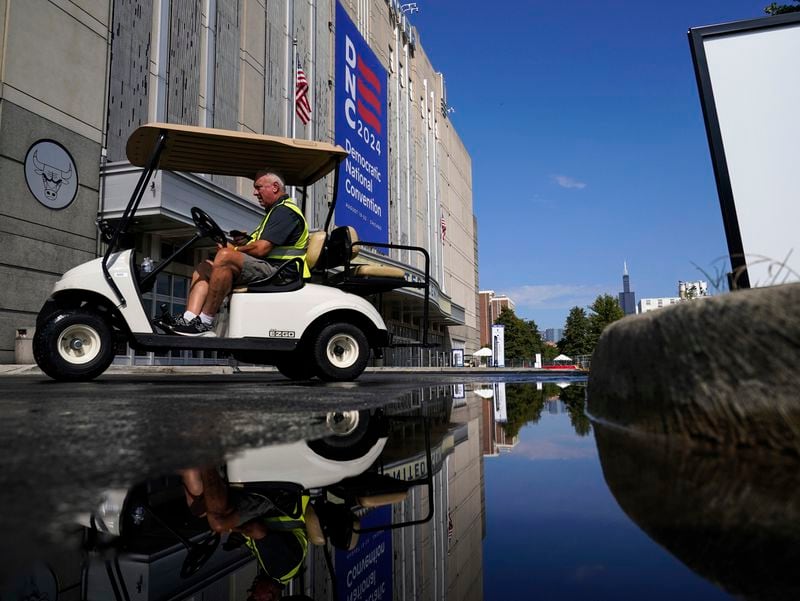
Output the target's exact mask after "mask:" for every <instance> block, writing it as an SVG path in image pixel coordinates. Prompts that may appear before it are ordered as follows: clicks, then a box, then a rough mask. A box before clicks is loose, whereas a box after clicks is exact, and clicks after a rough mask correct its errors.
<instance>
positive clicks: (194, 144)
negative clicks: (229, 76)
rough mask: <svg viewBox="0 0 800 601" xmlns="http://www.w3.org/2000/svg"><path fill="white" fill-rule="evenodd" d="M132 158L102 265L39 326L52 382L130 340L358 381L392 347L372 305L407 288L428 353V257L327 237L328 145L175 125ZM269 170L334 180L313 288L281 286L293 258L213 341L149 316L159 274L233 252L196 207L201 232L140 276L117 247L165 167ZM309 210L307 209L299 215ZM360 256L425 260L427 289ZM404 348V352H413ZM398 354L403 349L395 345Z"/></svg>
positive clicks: (349, 235)
mask: <svg viewBox="0 0 800 601" xmlns="http://www.w3.org/2000/svg"><path fill="white" fill-rule="evenodd" d="M127 154H128V158H129V160H130V161H131V163H132V164H133V165H136V166H139V167H143V168H144V169H143V171H142V174H141V177H140V178H139V181H138V183H137V185H136V187H135V188H134V190H133V192H132V194H131V198H130V201H129V202H128V205H127V207H126V209H125V211H124V213H123V215H122V217H121V219H119V221H118V222H117V223H116V224H115V225H114V226H111V225H109V224H108V223H105V222H100V223H99V224H98V225H99V227H100V231H101V235H102V237H103V239H104V241H105V242H106V243H107V250H106V252H105V254H104V256H102V257H100V258H97V259H94V260H93V261H89V262H87V263H84V264H82V265H79V266H77V267H75V268H73V269H71V270H69V271H68V272H66V273H65V274H64V275H63V276H62V277H61V279H60V280H59V281H58V282H56V284H55V286H54V287H53V291H52V294H51V296H50V298H49V299H48V300H47V302H45V304H44V306H43V307H42V309H41V311H40V312H39V316H38V318H37V327H36V334H35V336H34V340H33V352H34V357H35V359H36V362H37V364H38V365H39V367H40V368H41V369H42V370H43V371H44V372H45V373H46V374H47V375H49V376H50V377H52V378H54V379H56V380H66V381H76V380H90V379H92V378H95V377H96V376H98V375H100V374H102V373H103V372H104V371H105V370H106V368H107V367H108V366H109V365H110V363H111V362H112V360H113V358H114V354H115V343H116V341H118V340H124V341H127V342H128V343H129V344H130V345H131V347H133V348H134V349H137V350H144V351H169V350H173V351H178V350H187V349H191V350H206V351H223V352H227V353H230V354H232V355H233V356H234V357H236V358H238V359H240V360H242V361H246V362H248V363H260V364H267V365H275V366H276V367H277V368H278V370H279V371H280V372H281V373H282V374H283V375H285V376H287V377H289V378H291V379H308V378H311V377H313V376H317V377H319V378H321V379H323V380H331V381H346V380H353V379H355V378H357V377H358V376H359V375H360V374H361V373H362V372H363V371H364V368H365V367H366V365H367V362H368V360H369V355H370V350H371V349H374V350H375V353H376V356H381V353H382V349H383V348H385V347H387V346H394V345H392V344H391V336H390V334H389V332H388V331H387V328H386V324H385V323H384V321H383V319H382V318H381V316H380V314H379V313H378V311H377V310H376V309H375V307H374V306H373V304H372V303H370V302H369V301H368V300H367V299H366V298H364V297H365V296H367V295H371V294H380V293H383V292H388V291H390V290H394V289H397V288H402V287H414V288H421V289H424V309H423V335H422V340H421V341H420V342H419V343H415V344H417V345H419V346H428V343H427V328H428V301H429V293H430V287H429V280H430V277H429V262H430V260H429V256H428V253H427V251H426V250H425V249H423V248H421V247H416V246H404V245H396V244H385V243H376V242H363V241H359V240H358V239H357V237H356V235H355V231H354V230H353V228H351V227H338V228H334V229H333V230H332V231H330V232H329V229H330V225H331V220H332V217H333V212H334V210H335V207H336V197H335V191H336V189H337V188H338V175H339V170H338V169H337V167H338V165H339V163H340V162H341V161H342V160H344V158H345V157H346V156H347V153H346V151H345V150H344V149H342V148H341V147H339V146H334V145H331V144H326V143H322V142H313V141H306V140H295V139H288V138H280V137H275V136H265V135H255V134H247V133H242V132H234V131H226V130H219V129H210V128H202V127H191V126H180V125H170V124H159V123H155V124H149V125H145V126H142V127H140V128H138V129H137V130H136V131H134V133H133V134H132V135H131V137H130V138H129V140H128V145H127ZM264 165H268V166H270V167H273V168H275V169H278V170H279V171H281V172H282V173H283V175H284V177H285V180H286V182H285V183H286V185H287V186H297V187H299V188H300V190H301V193H302V197H303V203H302V205H304V204H305V197H306V190H307V186H309V185H310V184H313V183H314V182H316V181H318V180H319V179H321V178H323V177H324V176H325V175H327V174H329V173H331V172H334V177H335V181H334V186H333V189H334V198H333V200H332V202H331V204H330V209H329V212H328V216H327V219H326V222H325V227H324V230H323V231H320V232H314V233H312V234H311V236H310V239H309V248H308V254H307V261H308V264H309V267H310V268H311V270H312V279H311V280H310V281H306V280H303V279H297V278H295V279H292V278H285V277H283V276H284V275H286V274H287V273H288V272H289V270H287V269H286V267H289V266H290V265H292V263H293V262H294V261H297V259H291V260H289V261H287V262H286V263H284V264H283V265H282V266H281V268H280V269H279V270H278V273H277V274H276V275H275V276H273V277H271V278H268V279H266V280H263V281H260V282H256V283H252V284H250V285H248V286H247V287H246V288H241V289H237V290H235V291H234V292H233V293H232V294H231V296H230V298H229V301H228V303H227V309H226V310H224V311H223V312H221V313H220V316H219V318H218V320H217V325H216V329H215V336H214V337H187V336H180V335H175V334H172V333H171V332H170V330H169V328H168V327H166V328H165V327H163V322H160V321H159V320H158V319H156V320H154V321H151V319H150V317H149V316H148V315H147V314H146V312H145V309H144V306H143V303H142V294H143V293H146V292H148V291H149V290H150V289H152V287H153V285H154V283H155V280H156V276H157V275H158V274H159V273H160V272H162V271H163V270H164V268H165V267H167V265H169V264H170V263H171V262H172V261H173V260H174V259H175V258H176V257H177V256H178V255H180V254H181V253H182V252H183V251H184V250H185V249H187V248H189V247H190V246H191V245H193V244H195V243H196V242H198V241H199V240H201V239H204V238H205V239H208V238H210V239H211V240H213V241H214V242H219V243H221V244H225V243H226V242H227V239H226V236H225V234H224V232H223V231H222V229H220V227H219V226H218V225H217V224H216V223H215V222H214V220H213V219H212V218H211V217H209V216H208V215H207V214H206V213H205V212H203V211H202V210H200V209H199V208H197V207H194V208H193V209H192V218H193V220H194V223H195V226H196V227H197V233H196V234H195V236H194V237H193V238H192V239H191V240H189V241H187V242H186V243H185V244H184V245H183V246H181V247H180V248H178V249H177V250H176V251H175V252H174V253H173V254H172V255H171V256H170V257H167V258H165V259H164V260H163V261H161V262H160V263H159V264H158V265H156V266H155V268H154V269H153V270H152V271H151V272H150V273H143V272H140V270H139V268H138V266H137V265H138V263H137V260H136V256H135V252H134V250H133V249H127V250H125V249H121V244H122V241H123V240H124V239H126V238H128V236H126V234H127V233H128V230H129V227H130V225H131V224H132V222H133V218H134V216H135V215H136V211H137V207H138V206H139V204H140V202H141V200H142V196H143V194H144V192H145V190H146V189H147V186H148V183H149V181H150V179H151V177H152V175H153V173H154V172H155V171H156V170H157V169H165V170H171V171H183V172H193V173H206V174H215V175H232V176H239V177H250V178H252V177H253V174H254V173H255V172H256V171H257V170H258V169H260V168H261V167H263V166H264ZM302 205H301V207H302ZM362 246H369V247H377V248H400V249H407V250H412V251H416V252H421V253H422V254H423V256H424V258H425V279H424V281H423V282H418V281H409V280H407V279H406V278H405V277H404V276H405V273H404V271H403V270H402V269H400V268H398V267H393V266H380V265H365V264H362V265H357V264H355V263H352V260H353V259H354V258H355V256H356V255H357V251H358V249H359V248H360V247H362ZM407 345H408V344H406V346H407ZM397 346H399V345H397Z"/></svg>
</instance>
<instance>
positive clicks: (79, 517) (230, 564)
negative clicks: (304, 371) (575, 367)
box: [0, 378, 800, 601]
mask: <svg viewBox="0 0 800 601" xmlns="http://www.w3.org/2000/svg"><path fill="white" fill-rule="evenodd" d="M584 395H585V382H584V381H581V380H580V379H572V380H569V381H560V382H556V381H553V380H552V379H551V380H550V381H543V380H540V381H528V382H525V381H520V379H519V378H516V379H515V380H510V381H508V382H503V381H501V380H500V379H495V381H492V382H490V383H485V384H483V383H476V382H465V383H457V384H447V385H442V386H436V387H430V388H425V389H419V390H414V391H412V392H410V393H409V394H408V395H405V396H404V397H403V398H402V399H401V400H400V401H397V402H393V403H392V404H387V405H383V406H382V407H379V408H373V409H361V410H360V411H354V412H350V413H347V412H341V411H340V412H328V413H324V412H323V413H319V412H317V413H313V412H312V413H308V414H307V415H301V414H298V415H295V416H292V417H291V419H290V418H289V417H287V416H286V415H284V416H283V417H280V415H279V414H276V415H274V416H270V415H269V414H268V413H267V412H266V411H265V409H264V408H263V406H262V407H260V408H259V409H258V410H257V411H256V410H249V409H246V408H242V409H241V410H237V414H236V420H235V421H233V422H231V421H230V420H229V422H228V428H229V430H230V432H229V433H225V432H222V433H221V434H220V436H221V438H222V439H227V440H231V441H236V440H242V437H245V439H246V438H247V437H251V436H254V435H257V436H256V437H257V438H263V439H265V440H267V441H271V443H272V444H268V445H266V446H261V447H258V448H255V447H254V446H253V445H252V444H249V445H247V444H246V445H244V446H245V447H246V450H243V448H242V445H241V443H240V444H234V445H233V446H231V447H226V445H225V444H220V446H221V447H223V451H224V453H225V456H224V457H221V456H220V457H217V458H216V463H212V464H211V465H200V466H195V468H191V469H189V470H187V469H186V466H187V461H188V460H187V459H186V457H185V456H183V455H181V451H180V448H179V447H180V445H175V444H174V443H173V444H172V445H171V446H170V445H165V444H162V442H161V439H160V438H159V437H163V439H164V440H165V441H168V440H170V439H171V438H173V437H174V432H180V431H192V429H191V424H192V423H193V422H192V419H193V418H192V417H191V416H192V415H194V413H193V412H192V411H182V412H177V413H176V415H178V414H180V417H176V419H175V421H174V422H168V423H165V424H162V426H161V428H160V430H159V431H158V432H154V433H152V439H151V440H149V441H148V442H149V444H148V446H147V447H146V449H149V450H148V451H145V450H144V449H145V447H142V451H141V453H140V454H139V455H136V457H135V458H134V459H136V460H137V461H139V460H140V461H142V462H144V463H147V462H152V463H154V464H170V465H173V466H174V467H175V469H174V470H173V471H171V472H169V473H159V474H151V475H150V477H148V478H147V479H146V480H144V481H138V482H129V483H121V482H120V480H119V478H118V479H117V480H115V481H114V482H108V483H105V484H103V483H101V482H100V480H101V478H99V477H94V476H92V477H88V476H86V475H85V476H84V479H83V480H81V479H74V478H70V477H67V476H68V475H65V474H64V473H63V468H60V467H58V466H48V465H46V464H42V465H39V466H38V469H39V470H41V472H40V473H41V474H42V477H43V478H44V477H49V478H50V481H51V482H52V483H53V485H51V487H50V488H47V489H44V488H40V489H39V490H38V495H29V496H25V495H22V494H18V492H19V489H20V487H21V486H23V485H25V482H24V481H23V479H20V478H18V479H17V480H18V486H17V488H12V489H9V488H6V489H5V490H3V491H0V513H2V514H3V515H5V516H6V517H5V518H4V519H5V520H6V522H7V523H9V524H11V523H14V524H23V525H24V528H23V527H20V528H18V529H17V530H15V531H14V532H16V534H15V535H14V536H15V537H16V538H14V537H11V536H8V537H7V539H8V540H6V543H5V547H3V548H4V549H6V551H4V557H3V562H0V564H2V567H3V568H4V569H5V571H4V572H2V575H3V576H4V577H5V576H10V578H8V579H7V581H6V583H5V584H2V583H0V599H2V600H3V601H6V600H7V599H8V600H16V599H25V600H26V601H32V600H34V599H45V598H49V599H54V598H56V596H57V595H58V598H60V599H62V600H66V601H71V600H75V601H77V600H79V599H80V600H83V599H85V600H87V601H93V600H95V599H97V600H103V601H105V600H106V599H139V600H144V599H160V598H183V597H185V596H187V595H189V596H191V597H192V598H194V599H197V600H206V599H207V600H209V601H210V600H212V599H213V600H214V601H226V600H231V601H232V600H233V599H246V598H247V595H248V593H247V591H248V589H249V588H251V587H252V586H253V582H254V578H255V577H256V573H257V571H258V567H257V565H258V564H257V561H256V559H255V557H254V555H253V553H252V552H251V551H250V550H249V549H248V548H247V547H246V546H242V545H236V544H235V543H236V542H237V539H236V537H235V536H234V534H236V533H237V531H241V532H240V533H242V534H244V533H248V532H250V533H251V534H252V533H257V531H258V529H256V530H247V529H246V528H245V525H247V524H251V525H252V523H251V522H250V521H247V520H244V517H243V516H249V517H248V520H251V519H252V520H256V521H258V522H259V523H263V524H267V525H271V526H270V527H272V528H273V531H275V532H277V531H278V530H279V528H278V526H277V525H276V524H277V522H275V521H274V520H273V521H272V522H270V521H269V518H270V517H272V518H274V517H275V514H274V509H271V508H274V507H277V508H279V509H280V512H283V515H284V517H285V515H286V513H287V512H290V511H295V510H294V509H291V508H292V507H296V502H300V503H301V504H302V503H307V505H308V506H312V507H314V508H315V511H316V513H317V514H318V515H317V517H318V518H319V521H320V523H321V527H322V530H321V534H320V533H319V532H316V531H313V530H314V529H313V528H312V527H310V526H309V524H310V522H309V523H306V524H305V525H302V526H301V527H300V533H299V534H298V536H300V539H302V540H303V541H304V544H305V545H306V547H307V548H306V550H305V551H302V550H300V551H298V549H299V548H298V547H297V545H295V544H294V543H293V542H292V539H291V538H290V539H289V542H285V544H284V546H283V548H284V549H285V551H278V552H277V553H278V554H279V555H280V554H283V555H282V556H285V557H292V558H294V559H296V560H297V561H300V562H302V566H301V567H300V570H299V572H298V573H297V575H296V577H294V578H292V579H291V580H290V581H289V583H288V585H287V587H286V589H285V591H284V592H285V594H287V595H288V594H294V595H298V594H306V595H307V597H306V598H312V599H317V600H320V601H321V600H340V601H365V600H370V601H378V600H381V601H387V600H390V599H395V600H406V599H408V600H414V601H416V600H418V599H436V600H441V599H448V600H450V601H472V600H474V601H479V600H481V599H486V600H493V599H502V600H506V599H519V598H536V599H553V600H573V599H574V600H584V599H585V600H596V599H614V600H626V599H631V600H634V599H635V600H637V601H639V600H641V599H648V601H649V600H653V599H655V600H659V599H664V600H667V599H670V600H672V599H703V600H707V599H708V600H712V601H713V600H715V599H730V598H732V597H731V594H734V595H738V596H740V597H742V598H747V599H796V598H800V588H799V587H798V582H797V581H798V579H797V578H796V576H795V571H796V570H795V566H796V565H797V564H798V562H800V542H799V541H800V493H799V492H798V491H800V482H798V481H797V480H798V478H800V470H798V469H797V467H798V466H797V465H796V462H794V461H793V460H791V459H787V458H775V457H772V456H758V455H757V454H755V455H752V454H751V455H747V456H744V455H738V456H735V457H721V456H718V455H716V454H714V453H712V452H710V451H708V450H700V449H682V448H677V447H670V446H669V444H667V443H666V442H665V441H663V440H661V441H657V440H654V439H643V438H636V437H631V436H629V435H628V434H627V433H625V432H622V431H620V430H615V429H613V428H609V427H607V426H605V425H603V424H598V423H595V422H592V421H591V420H590V419H589V418H588V417H587V416H586V414H585V412H584V404H585V399H584ZM182 407H183V408H187V409H188V408H190V407H191V405H183V406H182ZM183 414H186V416H188V417H183ZM256 416H257V417H258V421H257V422H254V419H255V417H256ZM51 419H53V420H54V422H53V424H52V426H53V427H54V428H64V429H65V430H70V424H71V423H72V422H71V421H69V420H71V419H72V418H71V417H70V415H68V414H66V413H65V414H64V415H63V416H61V417H58V416H55V417H52V418H51ZM64 420H66V421H65V422H64V423H62V421H64ZM256 426H258V429H259V431H258V432H255V433H254V432H253V429H254V428H256ZM289 426H290V427H289ZM201 432H202V434H203V437H204V438H208V437H209V434H208V432H207V431H201ZM211 438H212V439H215V438H214V436H211ZM97 444H98V445H100V446H99V447H98V449H97V450H93V451H92V453H93V454H95V455H97V456H98V457H99V456H100V450H101V449H105V448H108V442H107V441H105V440H104V439H100V440H98V441H97ZM84 452H87V450H86V449H84ZM155 458H158V460H157V461H156V460H155ZM120 461H122V460H121V459H120ZM40 463H42V462H40ZM89 467H91V466H86V467H85V468H83V469H84V471H87V472H88V471H89V470H88V468H89ZM178 468H181V469H178ZM48 470H50V471H49V472H48ZM75 473H76V474H80V473H81V472H80V470H76V472H75ZM121 473H127V472H124V471H123V472H121ZM130 473H133V472H132V471H131V472H130ZM198 477H199V478H200V479H201V480H202V481H203V483H204V487H203V488H202V491H194V492H195V493H197V494H196V495H195V496H196V497H197V498H201V497H202V498H203V500H204V503H205V505H202V506H200V507H199V509H200V510H198V506H195V505H194V499H193V498H190V497H188V496H187V495H186V494H185V492H184V486H185V485H186V486H189V487H191V483H192V482H196V478H198ZM193 478H195V480H192V479H193ZM55 484H57V486H55ZM104 488H108V489H111V490H108V491H106V493H105V498H106V505H105V506H103V505H102V503H101V502H100V499H101V497H102V496H103V494H102V491H103V490H104ZM9 490H11V491H12V492H13V494H11V493H9ZM214 491H216V492H214ZM220 491H222V493H221V494H222V495H223V496H222V497H219V496H218V495H219V494H220ZM242 491H244V492H245V493H248V494H246V495H243V493H242ZM252 493H254V494H256V495H265V496H266V497H267V498H268V499H269V500H270V502H269V503H261V502H260V501H259V503H260V504H259V503H253V502H252V501H253V499H254V498H255V497H253V496H252ZM220 498H223V499H225V503H226V509H225V511H223V512H222V513H223V514H224V515H223V518H218V517H217V516H213V519H212V518H210V517H209V516H208V512H209V508H210V507H212V505H213V504H214V503H216V502H217V501H219V499H220ZM89 499H93V500H92V501H91V502H90V501H89ZM377 500H379V502H377ZM34 501H35V503H34ZM26 503H27V504H28V507H29V508H30V507H36V508H37V510H36V513H35V514H32V515H35V516H38V517H37V519H35V520H28V521H24V517H25V511H24V506H25V504H26ZM331 503H332V504H333V505H331ZM372 505H375V507H373V506H372ZM77 507H79V508H80V509H79V510H77V509H75V508H77ZM203 508H205V513H206V515H203V511H202V510H203ZM262 510H263V511H262ZM248 511H249V512H250V513H247V512H248ZM270 512H273V513H270ZM28 513H29V515H31V512H30V511H29V512H28ZM237 513H238V514H239V517H236V518H232V517H230V516H231V515H233V514H237ZM298 515H299V514H298ZM304 515H305V514H304ZM47 516H51V518H52V519H51V520H49V521H48V520H47V519H46V518H47ZM229 518H230V519H229ZM239 518H241V519H239ZM309 519H311V518H309ZM226 520H227V521H226ZM243 520H244V521H243ZM223 522H224V523H225V524H227V525H226V526H225V527H222V526H221V524H222V523H223ZM228 522H230V523H228ZM214 527H216V529H217V530H218V532H216V533H212V532H211V530H212V529H213V528H214ZM229 530H230V531H229ZM354 530H360V531H361V532H360V533H358V537H355V536H353V531H354ZM231 531H232V532H231ZM9 532H10V531H9ZM9 532H7V533H6V534H9ZM291 536H295V535H294V534H292V535H291ZM326 536H327V539H328V540H327V543H325V541H324V539H325V537H326ZM253 537H254V538H255V535H254V536H253ZM278 538H281V537H279V536H277V535H275V536H274V537H273V539H272V541H273V542H275V543H276V544H277V540H278ZM12 539H13V540H12ZM300 539H298V540H300ZM267 540H269V539H267ZM15 541H17V542H15ZM25 541H31V544H29V545H27V547H28V548H29V547H35V548H36V549H37V551H41V553H40V555H41V557H40V558H39V559H37V560H36V561H28V562H27V564H28V567H27V568H26V569H17V566H15V567H14V570H13V571H12V573H9V571H8V567H9V566H10V565H13V564H12V561H11V560H12V559H17V560H19V559H20V558H21V557H23V556H24V555H25V554H24V552H23V551H22V546H21V545H20V544H19V543H20V542H25ZM239 542H240V541H239ZM33 543H35V544H33ZM320 543H323V544H320ZM351 543H352V544H351ZM282 544H283V543H282ZM15 545H16V547H15ZM279 546H280V545H279ZM348 547H353V548H348ZM15 548H16V550H17V553H16V554H17V557H16V558H12V557H11V556H10V551H9V549H15ZM265 548H266V549H269V548H270V547H265ZM326 549H327V551H328V557H326V553H325V550H326ZM265 552H270V553H276V551H275V550H274V548H272V551H269V550H268V551H265ZM262 559H263V558H262ZM264 563H265V565H272V564H271V563H270V561H267V562H264ZM284 567H286V566H284ZM289 567H290V568H291V567H293V566H289ZM290 571H291V570H290ZM296 598H303V597H296Z"/></svg>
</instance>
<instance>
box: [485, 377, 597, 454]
mask: <svg viewBox="0 0 800 601" xmlns="http://www.w3.org/2000/svg"><path fill="white" fill-rule="evenodd" d="M571 384H572V383H571V382H537V383H536V385H535V386H533V385H531V384H507V383H505V382H495V383H493V384H483V385H480V386H479V387H478V388H477V389H476V391H475V392H476V394H477V395H478V396H480V397H481V398H482V399H484V405H485V408H484V412H485V415H487V416H488V415H490V414H493V417H492V419H491V420H490V423H488V424H487V425H488V426H489V430H488V431H489V432H490V433H491V434H492V436H493V439H492V440H491V442H490V443H489V444H494V445H496V447H497V448H495V449H494V450H493V449H490V448H489V447H488V446H487V444H486V443H485V444H484V454H485V455H494V454H496V452H497V450H499V449H508V448H511V447H513V445H514V444H515V443H514V441H515V440H516V439H517V436H518V435H519V431H520V428H522V427H523V426H525V425H526V424H535V423H537V422H538V421H539V420H540V419H541V417H542V413H543V412H544V411H547V412H549V413H554V412H555V413H558V412H559V411H560V410H561V409H562V408H563V409H566V411H567V413H569V418H570V422H571V423H572V426H573V428H575V433H576V434H578V435H579V436H588V435H589V434H590V433H591V431H592V426H591V422H590V421H589V418H588V417H587V415H586V412H585V405H586V387H585V386H584V385H577V384H574V385H571Z"/></svg>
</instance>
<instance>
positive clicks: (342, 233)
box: [316, 226, 413, 295]
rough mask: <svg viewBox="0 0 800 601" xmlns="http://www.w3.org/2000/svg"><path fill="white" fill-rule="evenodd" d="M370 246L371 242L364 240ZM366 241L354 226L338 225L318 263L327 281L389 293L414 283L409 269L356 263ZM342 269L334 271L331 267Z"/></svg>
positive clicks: (358, 291)
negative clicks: (360, 239)
mask: <svg viewBox="0 0 800 601" xmlns="http://www.w3.org/2000/svg"><path fill="white" fill-rule="evenodd" d="M363 245H364V246H368V245H369V243H364V244H363ZM360 246H362V243H361V242H360V241H359V239H358V234H357V233H356V230H355V229H354V228H353V227H351V226H342V227H337V228H335V229H334V230H333V231H332V232H331V233H330V236H329V237H328V241H327V244H326V245H325V248H324V251H323V253H322V255H321V256H320V258H319V260H318V261H317V263H316V267H317V270H316V271H317V272H320V273H322V279H323V282H324V283H325V284H328V285H330V286H335V287H337V288H341V289H342V290H344V291H346V292H354V293H356V294H360V295H367V294H375V293H379V292H388V291H390V290H394V289H396V288H403V287H406V286H409V285H413V284H412V283H411V282H409V281H408V280H406V279H405V275H406V274H405V271H403V270H402V269H400V268H399V267H394V266H391V265H375V264H365V263H352V262H351V261H352V260H353V259H355V258H356V257H357V256H358V252H359V249H360ZM334 268H341V270H340V271H337V272H335V273H330V272H329V271H328V270H331V269H334Z"/></svg>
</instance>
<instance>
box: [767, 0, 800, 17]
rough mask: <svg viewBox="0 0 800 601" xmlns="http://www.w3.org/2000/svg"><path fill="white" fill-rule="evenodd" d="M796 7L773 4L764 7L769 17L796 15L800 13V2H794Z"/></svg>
mask: <svg viewBox="0 0 800 601" xmlns="http://www.w3.org/2000/svg"><path fill="white" fill-rule="evenodd" d="M792 2H794V3H795V4H794V5H790V4H778V3H776V2H773V3H772V4H770V5H769V6H766V7H764V12H765V13H767V14H768V15H782V14H783V13H796V12H798V11H800V4H798V3H800V0H792Z"/></svg>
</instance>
